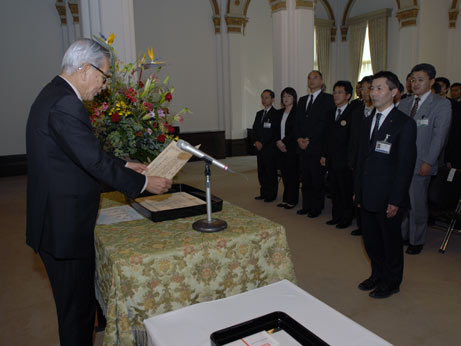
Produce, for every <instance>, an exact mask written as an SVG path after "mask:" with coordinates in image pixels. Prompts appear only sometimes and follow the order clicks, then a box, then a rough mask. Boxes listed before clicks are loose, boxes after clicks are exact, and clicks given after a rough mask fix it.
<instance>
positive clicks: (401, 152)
mask: <svg viewBox="0 0 461 346" xmlns="http://www.w3.org/2000/svg"><path fill="white" fill-rule="evenodd" d="M372 121H373V117H372V116H369V117H368V118H366V119H364V123H363V126H362V127H361V129H360V143H359V153H358V158H357V171H356V175H355V184H354V189H355V200H356V202H357V203H360V204H361V206H362V207H363V208H365V209H366V210H368V211H371V212H385V211H386V209H387V205H388V204H392V205H395V206H398V207H399V208H409V207H410V197H409V193H408V189H409V187H410V183H411V178H412V176H413V169H414V165H415V162H416V123H415V121H414V120H413V119H411V118H410V117H408V116H407V115H405V113H402V112H401V111H399V110H398V109H397V108H394V109H393V110H392V111H391V112H390V113H389V114H388V116H387V117H386V119H385V120H384V122H383V123H382V125H381V127H380V128H379V131H378V134H377V136H376V140H375V141H374V142H373V143H370V129H371V124H372ZM386 135H389V137H388V140H387V141H388V142H389V143H392V147H391V150H390V154H384V153H380V152H377V151H375V147H376V141H377V140H379V141H382V140H384V139H385V137H386Z"/></svg>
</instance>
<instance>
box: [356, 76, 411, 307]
mask: <svg viewBox="0 0 461 346" xmlns="http://www.w3.org/2000/svg"><path fill="white" fill-rule="evenodd" d="M398 86H399V80H398V78H397V76H396V75H395V74H393V73H392V72H388V71H383V72H379V73H377V74H375V75H374V76H373V81H372V87H371V99H372V101H373V105H374V106H375V107H376V113H375V115H374V116H370V117H368V118H365V119H364V122H363V124H362V125H363V126H361V129H360V137H359V141H360V142H359V152H358V157H357V172H356V175H355V184H354V189H355V201H356V202H357V203H358V204H359V206H360V213H361V216H362V232H363V241H364V244H365V249H366V251H367V254H368V256H369V257H370V260H371V276H370V277H369V278H368V279H366V280H364V281H363V282H362V283H360V284H359V289H361V290H364V291H371V290H373V291H372V292H370V297H372V298H387V297H389V296H391V295H392V294H394V293H397V292H398V291H399V288H400V284H401V282H402V278H403V241H402V236H401V232H400V226H401V223H402V216H403V212H404V211H405V209H408V208H409V207H410V197H409V193H408V190H409V187H410V182H411V177H412V173H413V168H414V164H415V160H416V123H415V122H414V120H413V119H411V118H410V117H408V116H406V115H405V114H404V113H402V112H401V111H399V110H398V109H397V108H395V107H394V104H393V98H394V96H395V94H396V93H397V89H398Z"/></svg>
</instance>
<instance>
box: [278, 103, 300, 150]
mask: <svg viewBox="0 0 461 346" xmlns="http://www.w3.org/2000/svg"><path fill="white" fill-rule="evenodd" d="M282 116H283V113H282ZM281 120H282V117H280V121H281ZM295 126H296V109H295V108H292V109H291V111H290V114H289V115H288V119H287V122H286V123H285V138H283V140H282V142H283V143H284V144H285V145H287V146H288V144H289V143H294V142H296V139H297V137H296V133H295V130H296V128H295ZM279 132H280V131H279Z"/></svg>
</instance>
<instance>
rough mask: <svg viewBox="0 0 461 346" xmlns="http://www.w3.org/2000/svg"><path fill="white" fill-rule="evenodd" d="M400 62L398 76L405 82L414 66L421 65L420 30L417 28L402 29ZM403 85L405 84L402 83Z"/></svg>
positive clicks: (400, 33) (400, 35)
mask: <svg viewBox="0 0 461 346" xmlns="http://www.w3.org/2000/svg"><path fill="white" fill-rule="evenodd" d="M398 37H399V61H398V65H397V66H398V69H397V71H396V72H397V75H398V76H400V77H401V79H402V81H404V80H405V78H406V77H407V74H408V73H409V72H410V71H411V69H412V68H413V66H415V65H416V64H418V63H420V62H421V61H419V58H418V56H419V54H418V52H419V42H418V28H417V27H416V26H407V27H403V28H400V32H399V36H398ZM402 83H403V82H402Z"/></svg>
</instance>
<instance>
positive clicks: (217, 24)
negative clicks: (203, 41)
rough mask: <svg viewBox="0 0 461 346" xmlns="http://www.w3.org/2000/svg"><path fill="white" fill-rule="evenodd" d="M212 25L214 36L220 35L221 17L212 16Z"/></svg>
mask: <svg viewBox="0 0 461 346" xmlns="http://www.w3.org/2000/svg"><path fill="white" fill-rule="evenodd" d="M213 25H214V32H215V34H219V33H221V17H220V16H213Z"/></svg>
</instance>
